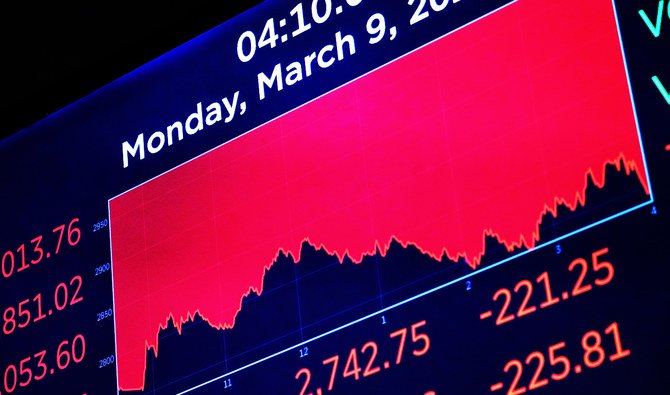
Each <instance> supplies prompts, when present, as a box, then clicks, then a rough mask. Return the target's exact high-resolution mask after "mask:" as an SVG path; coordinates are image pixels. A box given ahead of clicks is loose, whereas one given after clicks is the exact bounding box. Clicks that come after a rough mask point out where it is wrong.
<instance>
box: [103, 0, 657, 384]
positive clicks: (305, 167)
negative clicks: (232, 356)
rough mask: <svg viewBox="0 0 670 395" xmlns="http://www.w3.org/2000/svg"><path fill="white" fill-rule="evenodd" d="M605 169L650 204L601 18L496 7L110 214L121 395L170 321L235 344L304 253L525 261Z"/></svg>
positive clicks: (561, 7)
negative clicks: (273, 275) (524, 254)
mask: <svg viewBox="0 0 670 395" xmlns="http://www.w3.org/2000/svg"><path fill="white" fill-rule="evenodd" d="M576 8H579V12H575V11H574V10H575V9H576ZM608 164H614V165H617V166H618V168H619V169H620V170H621V171H625V172H626V173H630V172H632V171H635V172H636V174H637V176H638V177H639V181H640V183H641V184H642V186H643V187H644V189H645V191H646V192H647V193H649V187H648V180H647V179H646V178H645V171H644V167H643V166H644V162H643V159H642V153H641V149H640V145H639V140H638V134H637V129H636V124H635V118H634V114H633V110H632V107H631V99H630V95H629V90H628V85H627V80H626V75H625V69H624V63H623V59H622V55H621V49H620V47H619V39H618V35H617V30H616V23H615V18H614V13H613V10H612V5H611V3H610V2H608V1H593V2H577V1H569V2H567V3H566V2H546V1H530V0H528V1H526V0H521V1H519V2H517V3H515V4H512V5H510V6H508V7H505V8H504V9H501V10H499V11H497V12H496V13H494V14H492V15H490V16H488V17H486V18H484V19H482V20H480V21H478V22H476V23H474V24H472V25H470V26H468V27H466V28H464V29H461V30H459V31H457V32H455V33H453V34H451V35H448V36H446V37H444V38H442V39H440V40H438V41H436V42H434V43H432V44H430V45H428V46H426V47H424V48H422V49H420V50H418V51H416V52H413V53H411V54H409V55H407V56H405V57H403V58H401V59H399V60H397V61H395V62H393V63H391V64H389V65H387V66H385V67H383V68H381V69H379V70H377V71H375V72H373V73H371V74H369V75H367V76H365V77H363V78H361V79H358V80H356V81H354V82H352V83H350V84H348V85H346V86H344V87H341V88H339V89H338V90H336V91H334V92H331V93H329V94H328V95H326V96H324V97H322V98H319V99H317V100H316V101H313V102H311V103H309V104H307V105H305V106H303V107H301V108H299V109H297V110H294V111H292V112H290V113H288V114H286V115H284V116H282V117H281V118H279V119H277V120H274V121H272V122H270V123H268V124H266V125H264V126H262V127H260V128H258V129H256V130H254V131H252V132H250V133H248V134H246V135H244V136H242V137H240V138H238V139H235V140H233V141H231V142H228V143H226V144H225V145H223V146H221V147H219V148H217V149H215V150H213V151H211V152H209V153H207V154H205V155H203V156H200V157H198V158H197V159H195V160H192V161H190V162H188V163H186V164H184V165H182V166H180V167H178V168H175V169H173V170H172V171H170V172H168V173H166V174H163V175H162V176H160V177H158V178H156V179H154V180H152V181H150V182H148V183H145V184H143V185H141V186H139V187H137V188H135V189H132V190H131V191H128V192H126V193H124V194H122V195H120V196H118V197H116V198H114V199H113V200H111V201H110V219H111V224H112V227H111V230H112V236H111V237H112V247H113V250H112V257H113V266H114V295H115V319H116V338H117V364H118V374H119V378H118V380H119V386H120V388H121V389H124V390H131V389H141V388H143V387H144V373H145V367H146V361H145V358H146V351H147V350H151V351H153V352H154V353H155V354H156V355H158V356H160V353H159V347H158V333H159V330H160V329H161V328H166V327H167V325H168V322H169V321H170V319H172V320H174V322H175V323H176V325H177V327H178V329H180V330H181V325H183V323H185V322H188V321H189V320H192V319H193V316H194V314H196V312H197V313H199V314H200V315H201V316H202V317H203V318H204V319H205V320H206V321H207V322H208V323H209V324H210V325H212V326H213V327H216V328H229V327H232V326H233V325H234V324H235V317H236V314H237V313H238V312H239V309H240V303H241V299H242V297H243V296H244V295H247V294H248V293H249V292H250V291H251V290H253V291H255V292H257V293H259V294H260V293H262V284H263V276H264V273H265V270H266V269H267V268H269V267H271V266H272V264H273V262H275V260H276V258H277V257H278V256H279V254H286V255H290V256H292V257H293V259H294V260H295V261H296V263H297V264H300V256H301V255H300V248H301V245H302V243H303V242H304V241H307V242H308V243H309V244H311V245H313V246H314V247H316V248H321V249H323V250H325V251H327V252H328V253H330V254H332V255H335V256H337V257H339V258H340V259H343V258H344V257H345V256H347V257H349V258H350V259H351V260H353V261H354V262H360V261H361V260H362V258H363V257H364V256H367V255H373V254H380V255H382V256H383V255H384V254H385V253H386V251H387V249H388V247H389V245H390V243H391V241H392V240H396V241H398V242H400V243H401V244H403V245H408V244H411V245H413V246H415V247H417V248H418V249H420V250H421V251H422V252H424V253H425V254H429V255H430V256H432V257H434V258H435V259H440V258H441V257H442V256H444V255H446V256H447V257H448V258H450V259H452V260H456V259H458V258H465V260H466V261H467V262H468V264H469V265H470V266H472V267H473V268H475V267H477V265H478V264H479V262H480V259H481V257H482V256H483V255H484V254H485V253H486V251H484V238H485V236H486V235H489V236H494V237H496V238H497V239H498V241H500V242H501V243H503V244H504V245H505V246H506V247H508V249H510V250H513V249H514V248H517V247H523V248H532V247H533V246H534V245H535V243H536V242H537V241H538V237H539V225H540V219H541V218H542V216H543V215H544V214H546V213H548V212H550V213H554V214H555V213H556V210H557V208H558V206H559V205H565V206H567V207H568V208H570V209H575V208H577V207H578V206H580V205H584V204H588V202H585V189H586V186H587V180H588V178H591V179H592V180H593V182H594V183H595V184H596V186H598V187H603V186H604V185H605V182H606V180H605V167H606V165H608Z"/></svg>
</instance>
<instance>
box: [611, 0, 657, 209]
mask: <svg viewBox="0 0 670 395" xmlns="http://www.w3.org/2000/svg"><path fill="white" fill-rule="evenodd" d="M612 10H613V12H614V22H616V31H617V34H618V36H619V48H621V58H622V59H623V67H624V70H625V71H626V82H628V94H629V96H630V105H631V108H632V109H633V116H634V117H635V128H636V129H637V139H638V141H639V143H640V153H641V154H642V162H643V164H644V175H645V177H647V187H648V188H649V197H650V198H651V201H652V202H653V201H654V191H653V189H652V187H651V178H649V167H648V166H647V155H646V154H645V152H644V144H642V133H641V132H640V123H639V122H638V118H637V110H636V109H635V100H634V99H633V86H632V84H631V83H630V74H629V73H628V61H627V60H626V51H625V50H624V49H623V39H622V37H621V27H620V26H619V15H618V12H617V9H616V4H615V3H614V0H612Z"/></svg>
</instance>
